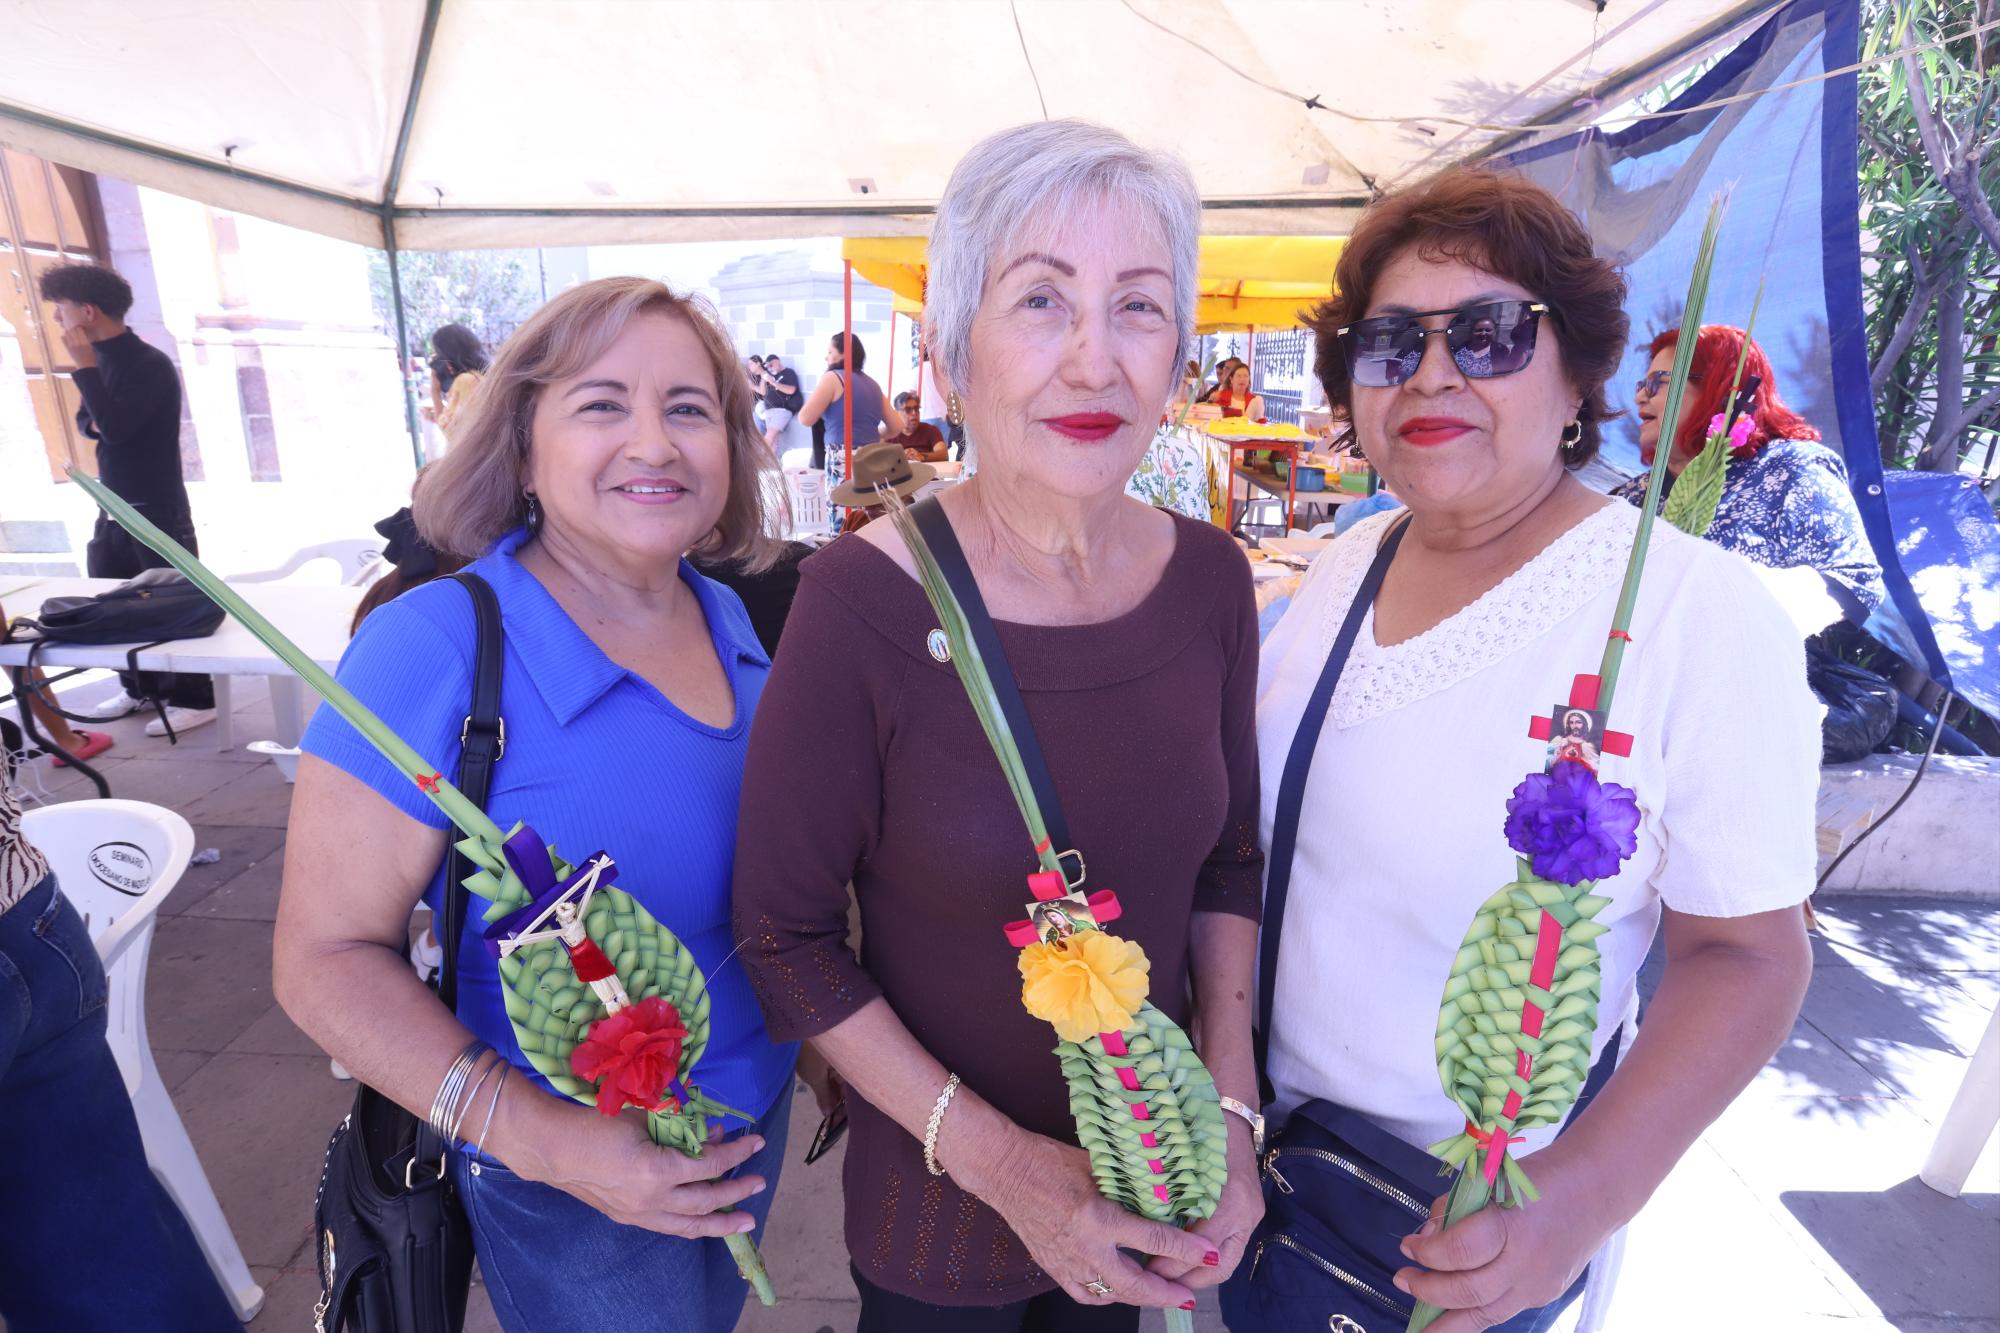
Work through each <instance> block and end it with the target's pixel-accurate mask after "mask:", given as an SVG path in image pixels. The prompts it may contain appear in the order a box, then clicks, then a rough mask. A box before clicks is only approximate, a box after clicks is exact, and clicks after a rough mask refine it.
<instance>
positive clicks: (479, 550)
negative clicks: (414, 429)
mask: <svg viewBox="0 0 2000 1333" xmlns="http://www.w3.org/2000/svg"><path fill="white" fill-rule="evenodd" d="M655 311H657V312H662V313H666V314H671V315H675V316H678V317H679V318H681V319H683V320H686V321H687V323H688V326H689V327H690V328H692V329H693V330H694V333H695V337H697V338H698V339H700V341H701V345H702V350H703V351H705V352H707V353H708V361H709V369H710V370H711V371H712V372H713V373H714V375H715V385H716V393H717V394H718V395H719V396H720V398H721V407H722V419H723V423H724V426H725V428H726V429H727V431H728V434H729V498H728V499H727V500H726V501H725V502H724V504H723V506H722V517H721V518H720V519H718V520H717V521H716V525H715V527H714V529H713V530H712V531H711V532H709V534H708V535H707V536H705V537H703V538H702V539H701V540H700V541H699V542H697V543H695V545H694V547H693V549H692V551H691V552H690V554H693V555H698V556H700V557H702V558H703V559H705V560H709V561H727V562H730V563H733V564H735V565H736V566H737V567H739V568H741V569H743V570H745V571H748V572H752V573H755V572H758V571H761V570H764V569H768V568H770V566H771V564H772V562H773V561H774V560H776V558H777V555H778V544H777V543H776V542H774V541H773V540H772V539H771V537H770V535H769V533H770V529H771V526H772V523H771V518H770V516H769V515H767V514H766V512H765V494H766V491H765V486H764V474H765V473H766V472H767V471H768V470H769V469H770V467H771V466H772V463H771V457H770V450H769V448H768V447H767V446H766V445H765V443H764V437H763V436H762V435H761V434H760V433H759V432H758V430H757V423H756V418H755V417H754V416H753V415H752V413H751V403H750V386H749V383H748V382H747V381H746V380H745V379H744V377H743V373H742V370H741V369H740V367H741V366H742V359H741V358H740V357H739V356H738V355H737V354H736V346H735V343H734V342H732V341H731V339H730V337H729V334H728V332H727V331H725V330H724V329H723V327H722V321H721V320H720V319H719V318H718V317H717V315H716V313H715V310H714V308H713V307H711V306H710V305H709V304H708V303H707V302H706V301H704V300H702V299H701V298H700V297H698V296H681V295H679V294H677V293H675V292H674V291H673V290H672V289H670V288H669V287H667V286H666V284H664V283H660V282H655V281H654V280H653V279H651V278H599V279H598V280H597V281H595V282H586V283H582V284H580V285H578V286H576V287H572V288H570V289H569V290H568V291H566V292H564V293H563V294H562V295H561V296H558V297H556V298H555V299H554V300H553V301H550V302H549V303H548V304H547V305H545V306H543V307H542V308H541V309H540V310H537V311H536V312H535V313H534V314H533V315H532V316H530V317H529V319H528V322H527V323H525V324H523V325H522V326H521V327H520V328H519V329H516V330H515V331H514V336H513V337H511V338H509V339H508V340H507V341H506V343H505V344H504V345H503V346H502V347H501V348H500V352H499V355H497V356H496V357H494V358H493V364H492V365H491V366H489V367H488V368H487V370H486V373H485V375H484V377H483V379H482V380H481V382H480V384H479V391H478V392H477V393H476V394H474V395H473V396H472V400H471V401H470V402H469V403H467V404H466V405H465V410H464V411H463V413H462V414H461V415H460V416H458V417H457V418H456V419H455V420H454V421H453V423H452V426H453V429H452V433H451V449H450V451H449V452H447V453H446V454H445V456H444V457H443V458H441V459H439V460H438V461H437V462H435V463H433V464H431V465H430V466H429V467H427V468H425V469H424V471H423V473H422V474H421V475H420V476H419V477H418V478H417V487H416V495H415V497H414V499H413V501H412V504H411V511H412V517H414V518H415V520H416V524H417V531H418V532H419V533H421V534H422V536H423V539H424V540H425V541H427V542H429V543H430V544H431V545H432V546H434V547H436V548H437V549H438V550H440V551H444V552H449V553H451V554H454V555H459V556H463V557H465V558H467V559H471V558H474V557H477V556H480V555H483V554H485V553H486V551H487V550H488V549H489V548H490V547H491V546H492V545H493V543H494V542H496V541H498V540H499V539H500V538H501V537H503V536H505V535H506V534H507V533H509V532H512V531H513V530H514V529H515V528H518V527H520V526H522V525H523V524H524V523H526V522H527V521H528V501H527V497H526V495H525V494H524V493H523V487H524V486H525V485H526V483H527V479H528V460H529V456H530V453H531V451H532V449H533V447H534V440H533V437H532V431H533V422H534V417H535V404H536V402H537V401H539V399H540V398H541V395H542V391H543V390H545V389H547V388H548V387H549V386H550V385H552V384H557V383H560V382H561V381H563V380H566V379H571V378H573V377H575V376H577V375H580V374H582V373H583V371H584V370H585V369H586V368H587V367H588V366H589V365H590V364H591V363H592V362H594V361H596V360H597V358H598V357H600V356H602V355H604V351H605V349H606V348H608V347H609V346H610V345H611V344H612V343H613V342H615V341H617V339H618V336H619V335H620V334H621V333H623V332H624V331H625V329H626V327H627V326H628V325H630V324H631V322H632V321H633V320H634V319H636V318H638V317H639V316H640V315H642V314H647V313H650V312H655Z"/></svg>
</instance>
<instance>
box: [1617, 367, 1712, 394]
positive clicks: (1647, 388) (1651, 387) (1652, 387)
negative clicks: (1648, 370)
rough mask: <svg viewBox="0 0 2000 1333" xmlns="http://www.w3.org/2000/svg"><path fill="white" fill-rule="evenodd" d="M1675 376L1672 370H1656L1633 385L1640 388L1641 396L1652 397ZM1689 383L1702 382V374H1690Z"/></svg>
mask: <svg viewBox="0 0 2000 1333" xmlns="http://www.w3.org/2000/svg"><path fill="white" fill-rule="evenodd" d="M1673 377H1674V372H1673V371H1671V370H1656V371H1654V372H1653V373H1652V374H1650V375H1648V376H1646V378H1645V379H1642V380H1640V381H1639V382H1638V383H1637V384H1636V385H1634V386H1633V388H1635V389H1637V390H1638V393H1639V396H1640V397H1641V398H1651V397H1652V396H1653V395H1654V394H1656V393H1658V392H1659V391H1660V390H1662V389H1664V388H1666V387H1667V381H1668V380H1670V379H1672V378H1673ZM1688 383H1689V384H1699V383H1701V376H1699V375H1689V376H1688Z"/></svg>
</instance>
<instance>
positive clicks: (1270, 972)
mask: <svg viewBox="0 0 2000 1333" xmlns="http://www.w3.org/2000/svg"><path fill="white" fill-rule="evenodd" d="M1409 526H1410V525H1409V522H1408V521H1407V520H1404V521H1402V522H1399V523H1397V524H1396V526H1395V527H1394V528H1393V529H1392V530H1391V531H1390V533H1389V535H1388V536H1387V537H1385V538H1384V539H1383V541H1382V545H1381V546H1380V548H1378V549H1377V550H1376V552H1375V560H1374V562H1373V563H1372V564H1370V565H1369V566H1368V573H1367V574H1366V575H1364V576H1363V577H1362V580H1361V586H1360V587H1359V588H1357V589H1355V592H1354V601H1353V602H1352V603H1351V604H1350V605H1349V606H1348V608H1347V618H1346V619H1345V620H1343V621H1341V622H1340V633H1339V634H1338V635H1337V636H1335V638H1334V641H1333V648H1332V650H1331V651H1330V652H1328V653H1327V655H1326V665H1325V666H1323V667H1321V668H1320V672H1319V680H1318V681H1317V682H1316V683H1315V684H1314V685H1313V691H1312V694H1311V695H1310V696H1309V697H1308V698H1307V700H1306V709H1305V712H1304V713H1302V714H1301V715H1300V716H1299V729H1298V730H1297V731H1296V732H1294V733H1292V748H1291V750H1290V751H1289V752H1288V753H1287V754H1286V755H1285V771H1284V776H1283V777H1281V778H1280V779H1279V781H1278V804H1277V809H1276V811H1275V812H1274V814H1273V817H1272V820H1271V845H1270V847H1269V848H1268V849H1266V851H1265V855H1264V864H1265V873H1264V927H1263V938H1262V941H1261V945H1260V947H1259V950H1258V955H1257V1014H1258V1024H1257V1028H1256V1033H1255V1039H1256V1055H1257V1069H1258V1071H1259V1072H1260V1074H1261V1073H1262V1071H1263V1070H1264V1069H1265V1067H1266V1058H1267V1057H1268V1056H1269V1055H1270V1052H1271V1013H1272V1010H1273V1008H1274V1005H1275V1002H1276V999H1277V994H1278V942H1279V940H1280V938H1281V937H1282V936H1283V935H1284V930H1285V900H1286V898H1287V897H1288V896H1289V895H1290V892H1291V887H1292V856H1293V853H1294V852H1296V851H1297V850H1298V841H1299V815H1300V812H1301V811H1302V810H1303V809H1304V808H1305V800H1306V777H1307V775H1308V774H1309V773H1310V772H1311V771H1312V761H1313V752H1314V751H1315V750H1317V749H1318V748H1319V733H1320V731H1321V729H1322V728H1323V727H1324V726H1325V725H1326V712H1327V709H1328V708H1329V707H1330V706H1331V705H1332V703H1333V691H1334V688H1335V687H1336V686H1338V685H1339V684H1340V673H1341V672H1342V671H1343V670H1345V669H1346V667H1347V658H1348V655H1349V654H1350V653H1352V652H1353V651H1354V640H1355V639H1356V637H1357V636H1359V635H1360V633H1361V622H1362V621H1364V620H1366V619H1367V618H1368V609H1369V608H1370V607H1372V606H1374V605H1375V595H1376V594H1377V593H1379V592H1380V591H1381V590H1382V578H1383V576H1384V575H1386V574H1387V573H1388V572H1389V562H1390V561H1391V560H1393V559H1395V556H1396V548H1397V547H1398V546H1399V545H1401V544H1402V541H1403V533H1404V532H1406V531H1408V529H1409Z"/></svg>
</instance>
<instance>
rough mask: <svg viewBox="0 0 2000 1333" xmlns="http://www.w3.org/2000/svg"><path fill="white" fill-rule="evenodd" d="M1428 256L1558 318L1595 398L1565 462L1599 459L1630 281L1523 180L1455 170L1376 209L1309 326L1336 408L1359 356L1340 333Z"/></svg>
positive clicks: (1581, 383)
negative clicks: (1389, 279) (1480, 273)
mask: <svg viewBox="0 0 2000 1333" xmlns="http://www.w3.org/2000/svg"><path fill="white" fill-rule="evenodd" d="M1412 246H1414V247H1416V250H1417V253H1418V254H1420V255H1421V256H1423V257H1424V258H1425V259H1429V260H1457V261H1459V262H1461V263H1466V264H1471V265H1473V266H1474V267H1476V268H1480V269H1483V270H1485V271H1486V272H1488V273H1492V274H1495V275H1496V276H1499V277H1502V278H1505V279H1507V280H1508V281H1509V282H1512V283H1514V284H1516V285H1517V286H1519V287H1521V288H1522V289H1524V290H1526V291H1528V292H1531V293H1533V295H1534V297H1535V299H1536V300H1538V301H1541V302H1542V303H1543V304H1545V305H1547V306H1548V307H1549V308H1550V310H1552V311H1553V312H1554V316H1553V318H1552V319H1551V320H1550V323H1551V324H1553V325H1554V328H1553V329H1552V330H1545V331H1544V332H1543V334H1542V337H1543V339H1544V340H1545V341H1547V339H1548V333H1549V332H1553V333H1554V334H1555V335H1556V336H1555V338H1554V340H1553V341H1554V344H1555V347H1556V350H1557V351H1558V352H1559V353H1560V355H1561V357H1562V368H1563V373H1564V374H1565V375H1566V376H1568V378H1569V381H1570V383H1571V384H1572V385H1574V386H1575V387H1576V390H1577V392H1578V393H1579V394H1580V395H1581V397H1582V399H1583V408H1582V410H1581V411H1580V412H1579V413H1578V415H1577V420H1578V421H1580V422H1581V423H1582V425H1583V438H1582V440H1581V441H1579V442H1578V444H1577V446H1576V447H1575V448H1574V449H1571V450H1569V451H1568V452H1567V453H1565V454H1564V461H1565V462H1566V463H1567V464H1568V465H1569V466H1570V467H1573V468H1574V467H1581V466H1583V464H1585V463H1587V462H1589V461H1590V460H1591V459H1592V458H1595V457H1596V456H1597V450H1598V447H1599V446H1600V445H1601V444H1602V443H1603V434H1602V431H1601V429H1600V427H1601V423H1603V422H1605V421H1608V420H1610V419H1611V418H1613V417H1617V416H1623V415H1624V414H1623V413H1622V412H1614V411H1612V410H1611V405H1610V402H1609V401H1608V400H1607V399H1606V398H1605V395H1604V386H1605V384H1606V383H1607V382H1608V381H1609V380H1610V379H1611V376H1612V375H1613V373H1615V372H1616V371H1617V369H1618V365H1619V362H1620V361H1622V360H1623V359H1624V356H1625V341H1626V338H1627V336H1628V333H1629V330H1630V327H1631V324H1630V321H1629V320H1627V319H1626V317H1625V278H1624V275H1623V274H1621V273H1620V272H1619V271H1618V270H1617V269H1616V268H1615V267H1613V266H1612V264H1611V263H1610V262H1609V261H1608V260H1605V259H1601V258H1599V257H1598V255H1597V252H1596V250H1595V249H1594V248H1592V246H1591V243H1590V233H1589V232H1588V231H1586V230H1584V226H1583V224H1582V223H1581V222H1579V221H1578V220H1577V217H1576V215H1575V214H1574V213H1572V212H1570V211H1569V210H1568V209H1567V208H1564V207H1563V206H1562V204H1561V203H1560V202H1558V201H1557V199H1556V197H1555V196H1554V195H1552V194H1550V193H1549V192H1548V191H1547V190H1544V189H1543V188H1542V187H1541V186H1539V185H1535V184H1533V183H1531V182H1529V181H1527V180H1525V179H1523V178H1522V177H1520V176H1515V175H1510V174H1508V173H1505V172H1498V171H1488V170H1484V169H1481V168H1478V167H1453V168H1451V169H1450V170H1448V171H1442V172H1439V173H1438V174H1437V175H1435V176H1433V177H1431V178H1430V179H1429V180H1427V181H1425V182H1423V183H1422V184H1421V185H1416V186H1412V187H1411V188H1410V189H1407V190H1402V191H1399V192H1397V193H1395V194H1392V195H1389V196H1388V197H1386V198H1384V199H1380V200H1377V201H1376V202H1375V203H1373V204H1370V205H1369V206H1368V208H1367V210H1366V211H1364V212H1363V213H1362V215H1361V218H1360V220H1359V221H1358V222H1356V223H1355V226H1354V234H1353V235H1352V236H1350V237H1349V238H1348V241H1347V244H1346V245H1345V246H1344V247H1342V249H1341V252H1340V260H1339V262H1338V263H1337V264H1336V265H1335V266H1334V270H1333V296H1332V297H1331V298H1330V299H1329V300H1326V301H1323V302H1321V303H1320V304H1319V305H1318V306H1315V307H1314V308H1313V309H1312V311H1311V312H1310V313H1309V314H1308V315H1307V317H1306V326H1307V327H1308V328H1310V329H1311V330H1312V331H1313V335H1314V337H1313V341H1314V346H1315V349H1316V352H1317V358H1316V360H1315V362H1314V366H1313V369H1314V371H1315V373H1317V374H1318V375H1319V380H1320V383H1321V384H1323V385H1325V386H1326V397H1327V401H1328V402H1329V403H1332V404H1335V405H1336V406H1339V407H1343V408H1351V407H1352V406H1353V402H1352V391H1353V385H1352V384H1350V383H1349V381H1348V378H1347V357H1346V355H1345V354H1344V353H1343V352H1342V351H1341V347H1340V339H1339V337H1338V336H1337V335H1336V334H1335V332H1334V330H1336V329H1338V328H1340V327H1341V326H1342V325H1345V324H1351V323H1353V322H1354V321H1355V320H1357V319H1362V318H1365V317H1366V315H1367V312H1368V304H1369V302H1370V301H1371V300H1373V298H1374V292H1375V282H1376V279H1377V278H1379V277H1380V276H1381V273H1382V270H1383V269H1385V268H1387V267H1388V266H1389V264H1390V263H1391V262H1392V261H1393V260H1394V259H1395V258H1396V257H1397V256H1398V255H1400V254H1402V253H1403V252H1404V251H1406V250H1408V249H1410V248H1411V247H1412Z"/></svg>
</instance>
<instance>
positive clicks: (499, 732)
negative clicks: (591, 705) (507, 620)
mask: <svg viewBox="0 0 2000 1333" xmlns="http://www.w3.org/2000/svg"><path fill="white" fill-rule="evenodd" d="M451 577H452V579H453V580H455V581H456V582H457V583H458V584H459V585H460V586H461V587H463V588H464V589H465V591H466V593H467V594H468V595H469V596H470V597H471V598H472V616H473V622H474V624H475V625H476V626H477V627H478V639H477V647H476V649H475V653H474V657H473V671H472V711H471V712H469V713H468V714H466V718H465V725H464V726H463V727H462V728H460V731H459V741H460V745H459V753H458V773H457V775H456V776H455V778H454V779H453V781H454V782H455V783H456V784H457V786H458V789H459V790H460V791H462V792H464V793H465V798H466V799H467V800H469V801H471V802H472V803H473V804H474V805H476V806H478V807H479V808H480V809H482V810H484V809H485V808H486V801H487V798H488V797H489V796H490V795H491V794H492V791H493V769H494V766H495V765H497V764H498V763H499V762H500V756H501V754H502V753H503V752H504V751H505V750H506V748H507V724H506V723H505V722H503V721H501V719H500V660H501V645H502V640H501V637H500V600H499V599H498V598H497V597H495V596H494V595H493V587H492V585H491V584H489V583H487V581H486V580H485V579H482V578H480V577H479V575H477V574H472V573H468V572H466V571H464V570H460V571H459V572H458V573H456V574H453V575H452V576H451ZM470 874H472V865H471V863H470V862H469V861H467V860H466V859H465V856H464V855H463V854H462V853H461V852H460V851H459V850H458V844H457V840H456V839H454V840H453V843H452V848H451V854H450V856H448V857H447V858H446V861H445V870H444V925H443V929H442V930H440V931H438V943H439V944H440V945H441V946H443V948H444V965H443V966H442V967H441V968H440V969H439V971H438V998H439V999H441V1000H443V1001H444V1003H445V1007H446V1008H447V1009H451V1010H454V1011H455V1010H456V1009H457V1008H458V1004H457V1001H458V945H459V939H460V937H461V936H463V935H464V933H465V908H466V901H465V900H466V888H465V880H466V877H467V876H468V875H470Z"/></svg>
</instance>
